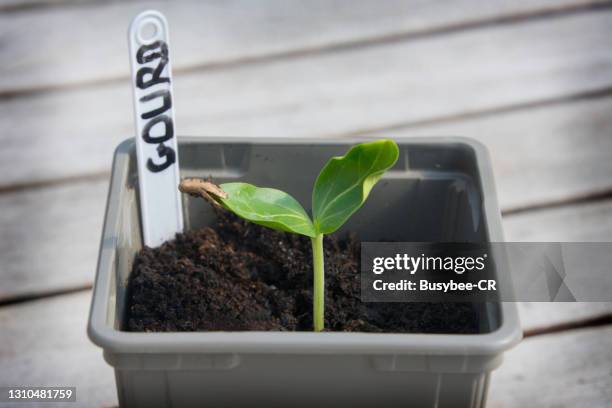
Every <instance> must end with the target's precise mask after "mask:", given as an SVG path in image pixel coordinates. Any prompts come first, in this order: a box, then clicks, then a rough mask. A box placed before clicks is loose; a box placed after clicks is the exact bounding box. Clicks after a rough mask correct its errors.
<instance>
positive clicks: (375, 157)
mask: <svg viewBox="0 0 612 408" xmlns="http://www.w3.org/2000/svg"><path fill="white" fill-rule="evenodd" d="M398 156H399V149H398V147H397V144H396V143H395V142H394V141H393V140H380V141H376V142H371V143H363V144H359V145H356V146H353V147H352V148H351V150H349V151H348V153H347V154H346V155H344V156H342V157H333V158H332V159H331V160H330V161H329V162H327V164H326V165H325V167H324V168H323V170H321V173H319V177H317V181H316V182H315V186H314V191H313V192H312V210H313V216H314V217H313V218H314V226H315V230H316V231H317V232H318V233H323V234H329V233H332V232H334V231H336V230H337V229H338V228H340V227H341V226H342V224H344V223H345V222H346V220H348V219H349V217H350V216H351V215H353V213H354V212H355V211H357V210H358V209H359V208H360V207H361V206H362V205H363V203H364V202H365V200H366V199H367V198H368V194H370V191H371V190H372V187H374V185H375V184H376V182H377V181H378V180H380V178H381V177H382V175H383V174H384V172H385V171H386V170H387V169H389V168H390V167H392V166H393V165H394V164H395V162H396V161H397V158H398Z"/></svg>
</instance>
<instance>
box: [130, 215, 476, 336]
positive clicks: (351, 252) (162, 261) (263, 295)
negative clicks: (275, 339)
mask: <svg viewBox="0 0 612 408" xmlns="http://www.w3.org/2000/svg"><path fill="white" fill-rule="evenodd" d="M359 261H360V246H359V242H358V240H357V239H356V238H355V237H354V236H350V235H349V236H347V237H344V238H342V239H340V238H338V237H336V236H334V235H331V236H327V237H325V279H326V281H325V289H326V294H325V295H326V296H325V327H326V330H329V331H361V332H387V333H407V332H419V333H475V332H478V314H477V312H476V310H475V308H474V307H473V306H472V305H471V304H468V303H362V302H361V301H360V292H361V288H360V277H359ZM311 265H312V261H311V247H310V240H309V239H308V238H306V237H302V236H298V235H293V234H287V233H283V232H278V231H273V230H270V229H268V228H264V227H260V226H258V225H255V224H252V223H249V222H246V221H243V220H241V219H238V218H236V217H235V216H234V215H232V214H229V213H227V212H225V211H219V212H218V215H217V221H216V224H215V225H213V226H212V227H206V228H203V229H201V230H197V231H189V232H186V233H184V234H177V236H176V239H175V240H173V241H169V242H167V243H165V244H163V245H162V246H161V247H159V248H156V249H150V248H145V249H143V250H142V251H140V253H139V254H138V255H137V257H136V260H135V263H134V269H133V271H132V274H131V277H130V282H129V290H128V293H129V300H128V312H127V313H128V316H127V327H126V329H127V330H130V331H237V330H280V331H295V330H303V331H311V330H312V266H311Z"/></svg>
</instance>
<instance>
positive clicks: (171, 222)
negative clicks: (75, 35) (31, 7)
mask: <svg viewBox="0 0 612 408" xmlns="http://www.w3.org/2000/svg"><path fill="white" fill-rule="evenodd" d="M128 35H129V39H128V41H129V48H130V63H131V67H132V89H133V90H134V113H135V123H136V136H135V138H136V157H137V162H138V187H139V190H140V213H141V223H142V231H143V237H144V244H145V245H147V246H149V247H156V246H159V245H161V244H162V243H163V242H164V241H167V240H168V239H171V238H173V237H174V235H175V234H176V233H177V232H181V231H182V230H183V213H182V203H181V196H180V192H179V191H178V188H177V187H178V184H179V162H178V159H179V158H178V149H177V143H176V136H175V122H174V107H173V101H172V70H171V67H170V57H169V44H168V23H167V22H166V18H165V17H164V15H163V14H161V13H160V12H158V11H153V10H149V11H144V12H142V13H140V14H139V15H137V16H136V17H135V18H134V20H132V23H131V24H130V29H129V33H128Z"/></svg>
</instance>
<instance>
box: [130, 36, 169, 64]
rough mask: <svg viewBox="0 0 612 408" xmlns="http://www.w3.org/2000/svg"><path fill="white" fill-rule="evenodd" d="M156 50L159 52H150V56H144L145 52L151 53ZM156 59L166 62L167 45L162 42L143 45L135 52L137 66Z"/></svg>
mask: <svg viewBox="0 0 612 408" xmlns="http://www.w3.org/2000/svg"><path fill="white" fill-rule="evenodd" d="M158 48H159V52H151V53H150V54H148V55H146V52H147V51H153V50H156V49H158ZM158 58H162V59H165V60H166V61H168V45H167V44H166V43H165V42H163V41H155V42H154V43H151V44H148V45H147V44H145V45H143V46H141V47H140V48H139V49H138V51H137V52H136V61H138V63H139V64H145V63H147V62H151V61H153V60H156V59H158Z"/></svg>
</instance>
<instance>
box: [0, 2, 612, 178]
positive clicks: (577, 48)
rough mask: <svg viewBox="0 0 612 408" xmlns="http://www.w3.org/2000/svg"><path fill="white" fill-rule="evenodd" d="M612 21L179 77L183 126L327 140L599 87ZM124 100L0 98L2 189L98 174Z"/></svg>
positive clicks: (121, 94) (79, 94) (126, 115)
mask: <svg viewBox="0 0 612 408" xmlns="http://www.w3.org/2000/svg"><path fill="white" fill-rule="evenodd" d="M611 22H612V11H605V12H598V13H586V14H580V15H572V16H567V17H563V18H557V19H554V20H543V21H542V20H536V21H530V22H525V23H523V24H515V25H510V26H498V27H494V28H493V27H492V28H487V29H482V30H470V31H466V32H461V33H455V34H454V35H452V36H437V37H432V38H426V39H421V40H418V41H416V40H415V41H411V42H399V43H392V44H382V45H376V46H371V47H365V48H358V49H351V50H345V51H344V52H336V53H331V54H320V55H310V56H305V57H302V58H293V59H289V60H279V61H275V62H270V63H262V64H256V65H248V66H237V67H234V68H231V69H224V70H221V71H207V72H203V73H200V72H194V73H190V74H185V75H182V76H180V77H178V78H177V80H176V81H175V89H176V92H175V94H176V98H175V101H176V108H177V118H178V132H179V133H181V134H191V135H207V134H208V135H219V136H228V137H229V136H238V135H239V136H295V137H300V136H322V137H324V136H326V135H330V134H340V135H341V134H346V133H354V132H362V131H364V129H378V128H387V127H389V126H392V125H401V124H405V123H411V122H415V121H417V122H418V121H422V120H427V119H433V118H440V117H448V116H452V115H460V114H465V113H470V112H474V111H479V110H489V109H492V108H496V107H497V108H499V107H505V106H506V107H507V106H509V105H515V104H525V103H533V102H537V101H541V100H546V99H550V98H558V97H565V96H567V95H568V94H575V93H582V92H586V91H592V90H597V89H601V88H606V87H609V86H612V54H610V52H609V50H610V49H611V48H612V24H611ZM498 44H503V45H504V46H503V47H500V46H498ZM509 61H511V62H512V63H509ZM130 100H131V95H130V90H129V86H128V84H127V83H125V84H123V83H122V84H116V85H109V86H101V87H92V88H88V89H77V90H72V91H65V92H53V93H47V94H43V95H36V96H31V97H22V98H14V99H10V100H6V101H4V102H3V103H2V104H0V123H7V124H10V125H9V126H6V127H5V128H3V132H1V133H0V144H2V146H3V149H1V150H0V172H1V173H2V174H3V179H2V180H1V181H0V186H1V185H8V184H15V183H28V182H31V181H35V180H49V179H55V178H58V177H69V176H73V175H78V174H82V173H91V172H99V171H105V170H106V169H108V162H109V157H110V153H111V150H112V148H113V146H115V145H116V144H117V142H118V141H119V140H120V139H123V138H125V137H127V136H130V135H131V133H132V107H131V106H130ZM587 156H588V154H587ZM77 157H78V159H76V158H77ZM16 163H19V165H17V164H16Z"/></svg>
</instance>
